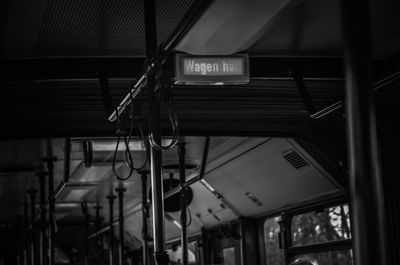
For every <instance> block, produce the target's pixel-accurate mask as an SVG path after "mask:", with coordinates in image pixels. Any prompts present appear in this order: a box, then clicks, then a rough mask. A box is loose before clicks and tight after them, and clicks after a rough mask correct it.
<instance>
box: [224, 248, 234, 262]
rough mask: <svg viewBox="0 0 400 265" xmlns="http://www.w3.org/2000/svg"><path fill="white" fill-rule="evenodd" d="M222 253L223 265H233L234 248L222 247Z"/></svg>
mask: <svg viewBox="0 0 400 265" xmlns="http://www.w3.org/2000/svg"><path fill="white" fill-rule="evenodd" d="M222 255H223V257H224V265H235V248H234V247H230V248H224V249H222Z"/></svg>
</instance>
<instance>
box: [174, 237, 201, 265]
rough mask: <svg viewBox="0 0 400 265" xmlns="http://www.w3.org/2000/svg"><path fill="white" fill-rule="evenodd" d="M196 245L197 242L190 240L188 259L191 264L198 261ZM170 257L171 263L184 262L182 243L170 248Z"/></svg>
mask: <svg viewBox="0 0 400 265" xmlns="http://www.w3.org/2000/svg"><path fill="white" fill-rule="evenodd" d="M196 246H197V242H190V243H189V244H188V259H189V264H197V263H196V262H197V261H196V254H195V253H196ZM167 251H168V254H169V259H170V261H171V264H176V265H178V264H182V247H181V245H175V246H174V247H172V248H171V249H168V250H167Z"/></svg>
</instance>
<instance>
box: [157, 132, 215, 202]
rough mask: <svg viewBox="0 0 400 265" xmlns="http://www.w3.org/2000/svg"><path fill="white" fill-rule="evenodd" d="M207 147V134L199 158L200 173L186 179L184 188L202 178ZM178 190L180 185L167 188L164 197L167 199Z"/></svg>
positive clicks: (208, 139) (208, 138)
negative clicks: (201, 154)
mask: <svg viewBox="0 0 400 265" xmlns="http://www.w3.org/2000/svg"><path fill="white" fill-rule="evenodd" d="M209 148H210V137H208V136H207V137H206V139H205V141H204V147H203V157H202V160H201V166H200V173H199V174H198V175H197V176H196V177H193V178H191V179H188V180H187V181H186V182H185V184H184V187H185V188H186V187H189V186H190V185H192V184H194V183H196V182H197V181H200V180H202V179H203V178H204V175H205V173H206V167H207V160H208V150H209ZM180 190H181V188H180V187H175V188H173V189H171V190H169V191H168V192H166V193H165V194H164V198H165V199H167V198H169V197H171V196H172V195H174V194H177V193H178V192H179V191H180Z"/></svg>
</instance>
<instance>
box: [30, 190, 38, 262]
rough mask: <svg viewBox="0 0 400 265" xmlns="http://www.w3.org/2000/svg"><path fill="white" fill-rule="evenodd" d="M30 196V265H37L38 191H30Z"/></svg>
mask: <svg viewBox="0 0 400 265" xmlns="http://www.w3.org/2000/svg"><path fill="white" fill-rule="evenodd" d="M28 193H29V195H30V206H31V209H30V210H31V233H30V237H31V238H30V239H31V240H30V255H29V256H30V264H31V265H35V264H36V263H35V261H36V259H35V257H36V245H35V241H36V229H35V217H36V207H35V203H36V202H35V201H36V198H35V197H36V193H37V190H29V191H28Z"/></svg>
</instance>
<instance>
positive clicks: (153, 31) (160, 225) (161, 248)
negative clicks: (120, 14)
mask: <svg viewBox="0 0 400 265" xmlns="http://www.w3.org/2000/svg"><path fill="white" fill-rule="evenodd" d="M143 4H144V11H145V12H144V13H145V16H144V22H145V23H144V24H145V37H146V57H147V60H149V61H150V60H151V59H152V58H153V57H154V55H155V54H156V50H157V28H156V11H155V1H154V0H143ZM154 89H155V75H154V73H151V74H149V76H148V77H147V91H148V98H149V103H150V111H149V121H150V122H149V129H150V131H151V132H152V136H153V139H154V141H155V142H156V143H157V144H159V145H160V144H161V128H160V127H161V126H160V101H159V99H158V97H157V95H156V93H155V91H154ZM161 164H162V154H161V151H160V150H158V149H156V148H154V147H151V148H150V165H151V186H152V191H153V192H152V204H153V207H152V214H153V235H154V258H155V261H156V264H158V265H160V264H168V263H169V258H168V254H167V252H166V251H165V224H164V198H163V197H164V194H163V183H162V172H161Z"/></svg>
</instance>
